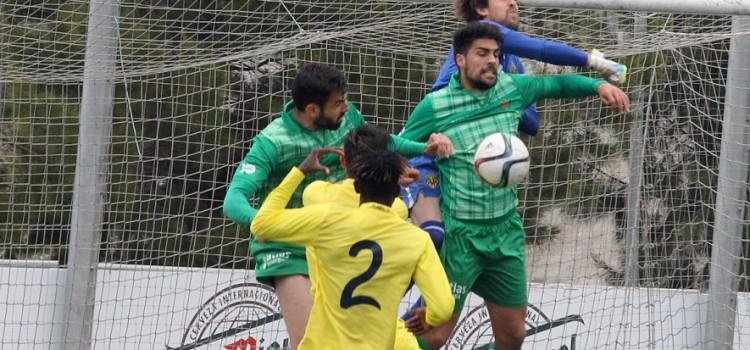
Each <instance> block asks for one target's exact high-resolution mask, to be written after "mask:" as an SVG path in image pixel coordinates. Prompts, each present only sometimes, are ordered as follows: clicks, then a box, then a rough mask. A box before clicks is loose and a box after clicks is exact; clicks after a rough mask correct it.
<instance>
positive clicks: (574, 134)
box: [0, 0, 750, 349]
mask: <svg viewBox="0 0 750 350" xmlns="http://www.w3.org/2000/svg"><path fill="white" fill-rule="evenodd" d="M88 10H89V2H87V1H80V0H67V1H65V0H57V1H46V0H45V1H42V0H38V1H37V0H32V1H20V0H11V1H5V2H3V3H2V4H0V259H7V260H3V265H2V266H3V267H0V276H2V278H0V280H2V281H5V282H4V283H2V284H0V315H3V317H4V319H3V330H2V331H0V339H2V340H0V345H2V346H0V347H2V348H3V349H5V348H35V347H36V346H39V345H40V344H49V343H50V339H52V338H53V335H52V326H53V323H54V322H55V321H54V320H55V319H56V317H58V316H59V315H58V316H54V317H53V313H52V311H53V310H59V307H60V305H61V303H62V301H61V300H62V299H61V297H60V296H59V295H60V293H61V290H62V288H63V277H62V274H61V271H64V270H63V269H60V268H58V267H57V265H56V264H52V266H53V267H50V264H47V265H44V266H37V265H35V263H34V262H32V261H31V260H56V261H59V262H61V263H62V264H64V263H65V261H66V254H67V247H68V234H69V231H70V224H71V201H72V194H73V178H74V173H75V158H76V151H77V140H78V129H79V124H78V116H79V111H80V103H81V96H82V86H83V80H84V77H83V71H84V53H85V49H86V33H87V30H88V28H87V21H88ZM521 18H522V19H523V23H524V25H523V28H522V30H523V31H524V32H526V33H528V34H529V35H531V36H534V37H545V38H551V39H556V40H560V41H564V42H567V43H571V44H572V45H573V46H576V47H578V48H580V49H583V50H586V51H588V50H591V49H594V48H596V49H599V50H601V51H603V52H605V53H606V54H607V55H608V56H609V57H611V58H614V59H616V60H618V61H620V62H621V63H624V64H626V65H628V67H629V68H630V71H629V80H628V82H627V84H625V87H624V88H625V90H626V91H627V92H628V93H629V95H630V97H631V100H632V101H633V112H631V113H628V114H621V115H613V114H612V113H611V112H610V111H609V110H606V109H603V108H602V107H601V105H600V103H599V102H598V101H597V100H595V99H582V100H578V101H556V100H552V101H546V102H544V103H541V104H539V110H540V112H541V114H542V118H543V126H542V129H541V132H540V135H539V136H537V137H534V138H524V141H525V142H527V144H528V145H529V148H530V151H531V152H532V159H533V165H532V173H531V176H530V179H529V180H528V181H527V182H526V183H525V184H524V185H523V186H522V191H520V198H521V209H522V212H523V216H524V221H525V226H526V232H527V236H528V242H529V245H528V270H529V280H530V281H531V282H532V285H531V290H530V302H531V303H532V305H533V306H534V307H533V308H531V309H530V310H532V311H530V312H529V316H528V317H527V323H528V325H529V326H528V329H529V330H531V332H530V333H532V334H531V335H530V336H529V338H528V339H527V342H526V345H527V347H528V348H534V349H536V348H545V349H549V348H553V347H554V348H556V349H557V348H561V347H562V346H563V345H564V346H567V347H568V348H572V347H574V346H575V347H577V348H584V349H594V348H601V349H605V348H615V347H617V348H629V349H642V348H657V349H661V348H670V349H672V348H694V347H699V346H700V345H701V343H700V342H701V341H702V340H701V336H702V334H703V329H704V328H705V326H706V321H705V320H704V319H703V317H704V316H705V308H706V305H707V296H706V294H703V293H705V291H706V289H707V286H708V271H709V261H710V258H711V257H710V255H711V242H712V239H713V235H714V228H715V218H714V217H715V213H714V209H715V208H716V196H717V184H718V181H719V174H718V164H719V151H720V145H721V141H722V139H721V137H722V119H723V112H724V105H725V104H724V98H725V94H726V91H725V86H726V82H727V61H728V57H729V42H730V38H732V37H733V34H732V33H731V18H730V17H722V16H698V15H683V14H674V13H673V14H661V13H633V12H611V11H589V10H560V9H541V8H523V9H522V13H521ZM114 23H115V24H116V31H115V32H116V33H118V37H117V40H116V44H115V46H114V52H115V55H116V57H117V62H116V64H115V67H114V70H115V81H116V93H115V106H114V119H113V123H114V124H113V129H112V135H111V138H110V141H111V146H110V157H109V161H110V163H109V171H108V173H107V178H108V183H107V191H106V210H105V219H104V227H103V228H102V232H101V234H102V236H101V237H102V239H101V241H102V244H101V249H100V261H101V262H102V263H103V265H101V266H100V272H99V278H98V288H97V295H98V297H97V304H96V308H97V309H96V310H97V311H96V312H95V315H94V317H95V319H96V322H95V327H94V344H95V346H96V347H97V348H126V347H129V348H162V347H164V346H169V347H179V346H180V345H190V344H195V345H198V344H199V343H200V339H206V337H208V335H210V334H214V335H215V339H213V340H214V342H212V343H206V344H208V345H207V346H213V347H212V348H217V347H218V346H219V343H221V345H229V344H230V343H234V344H235V345H236V346H237V348H240V347H239V346H240V345H242V342H243V341H244V342H245V345H247V346H248V348H250V347H249V346H250V345H248V344H250V343H251V342H252V341H255V342H256V343H257V345H258V346H264V347H266V348H269V349H270V348H272V347H269V345H271V344H272V342H274V341H276V342H277V343H278V344H279V346H281V347H283V345H284V336H283V334H282V333H279V332H281V331H283V324H281V323H279V321H278V320H277V319H275V318H274V317H275V316H274V315H276V312H277V311H278V305H276V304H275V301H274V300H273V298H272V296H271V295H272V294H266V293H265V292H264V290H263V289H262V288H260V287H256V286H254V285H245V284H242V283H244V282H247V281H248V280H250V279H252V278H251V276H252V275H251V274H250V273H248V272H246V271H248V270H249V269H250V268H251V267H252V260H251V259H250V257H249V254H248V249H247V248H248V240H249V235H248V233H247V232H242V231H241V230H239V229H238V228H237V227H236V226H235V225H234V224H232V223H231V222H229V221H228V220H226V219H225V218H224V216H223V215H222V212H221V201H222V200H223V197H224V194H225V191H226V186H227V184H228V182H229V180H230V178H231V175H232V173H233V171H234V166H235V164H236V163H237V162H238V161H239V160H240V159H241V158H242V157H243V156H244V154H245V152H246V151H247V150H248V149H249V146H250V144H251V140H252V137H253V136H254V135H255V134H256V133H257V132H258V130H260V129H262V128H263V127H264V126H265V125H267V124H268V122H269V121H270V120H272V119H273V118H274V117H276V116H278V114H279V111H280V110H281V105H282V104H283V102H284V101H286V100H287V99H289V98H290V96H289V92H288V88H289V83H290V82H291V79H293V77H294V72H295V70H296V68H297V67H298V66H299V65H300V64H301V63H304V62H308V61H318V62H326V63H330V64H333V65H335V66H336V67H338V68H339V69H341V70H342V71H344V72H345V73H346V75H347V77H348V79H349V83H350V90H351V93H350V98H351V100H352V101H353V102H354V103H355V104H356V105H357V106H358V107H359V108H360V110H361V111H362V112H363V113H364V114H365V115H366V117H367V118H368V120H369V121H371V122H374V123H376V124H378V125H381V126H383V127H385V128H388V129H389V130H391V131H397V130H399V129H400V128H401V126H402V125H403V123H404V121H405V120H406V118H407V117H408V115H409V113H410V111H411V110H412V109H413V108H414V106H415V105H416V103H417V102H419V100H420V99H421V98H422V97H423V96H424V95H425V93H426V92H427V91H428V89H429V86H430V85H431V83H432V82H433V81H434V79H435V76H436V73H437V70H438V68H439V66H440V64H441V62H442V59H443V57H444V55H445V53H446V52H447V49H448V45H449V43H450V38H451V34H452V32H453V30H454V29H455V28H456V27H457V26H458V22H457V21H456V20H455V18H454V16H453V9H452V7H451V4H450V3H448V2H420V1H397V0H391V1H366V0H360V1H343V0H342V1H302V0H294V1H283V2H282V1H229V0H206V1H157V0H144V1H133V0H127V1H122V2H121V3H120V16H119V17H118V18H117V21H116V22H114ZM741 29H742V28H741ZM740 33H745V34H747V33H750V28H744V29H743V30H741V31H740ZM737 35H739V34H734V36H735V37H736V36H737ZM738 54H739V55H750V52H744V53H742V52H741V53H738ZM527 63H528V67H529V68H530V70H531V71H532V73H535V74H540V73H557V72H572V71H576V69H573V68H561V67H557V66H552V65H548V64H541V63H538V62H527ZM745 69H750V67H745ZM579 71H580V70H579ZM580 72H583V73H586V72H584V71H580ZM735 88H736V89H737V90H738V91H740V92H744V93H745V94H747V93H748V88H749V87H747V86H743V87H735ZM740 107H741V108H742V110H744V111H745V113H746V115H750V106H747V105H744V106H740ZM637 125H642V130H643V135H642V140H641V141H640V143H638V144H633V143H631V141H632V140H633V138H632V135H631V133H632V132H633V130H634V127H636V126H637ZM736 127H737V128H745V129H744V130H745V132H747V128H746V127H745V125H736ZM749 138H750V136H748V135H747V134H745V140H746V141H744V142H743V143H741V144H740V145H739V146H740V147H744V149H745V150H747V147H748V146H749V145H748V141H747V140H748V139H749ZM634 152H636V153H638V152H640V154H642V157H636V158H635V160H633V159H631V157H633V156H634V154H633V153H634ZM637 164H640V165H641V167H642V179H641V184H640V186H639V187H637V189H638V191H636V192H637V193H639V195H640V198H639V201H638V202H635V203H636V204H631V207H628V193H629V188H631V187H629V186H628V184H629V183H630V181H631V175H632V174H633V173H632V171H631V170H632V169H633V166H634V165H637ZM744 166H745V168H747V166H748V164H746V163H745V164H744ZM742 181H743V182H744V185H745V188H748V187H750V186H747V185H748V180H747V179H743V180H742ZM738 207H744V234H743V237H744V240H743V241H742V246H743V248H742V250H741V251H742V252H743V253H742V254H741V256H740V257H739V262H740V265H741V266H740V271H739V274H740V275H739V276H738V277H739V279H740V291H742V292H745V291H748V289H750V283H748V280H747V277H746V271H747V268H748V267H750V256H748V253H747V252H748V249H750V248H749V247H750V244H748V242H747V238H748V235H750V232H749V231H748V230H749V228H748V226H750V225H748V224H747V222H748V221H749V220H748V215H750V214H748V212H750V210H748V202H747V201H744V202H742V203H739V204H738ZM636 212H637V213H638V214H639V220H638V221H637V222H635V226H631V231H633V230H634V231H633V232H636V233H637V234H636V236H637V237H638V241H637V242H636V243H637V249H636V251H637V254H638V269H637V272H638V275H639V277H638V279H637V281H636V282H637V285H638V286H637V287H633V286H628V287H625V286H624V285H625V284H626V280H625V269H626V252H627V251H628V250H627V246H626V236H627V232H628V224H627V223H628V218H629V217H630V218H631V219H632V218H633V216H632V215H634V213H636ZM732 273H735V274H736V273H737V272H732ZM230 285H232V286H234V287H233V288H229V286H230ZM227 288H228V289H227ZM222 291H223V292H222ZM233 293H234V294H233ZM243 293H245V294H243ZM243 295H244V297H245V299H242V298H240V296H243ZM248 295H253V296H254V297H257V298H258V299H257V300H256V299H252V298H250V297H248ZM212 297H214V299H211V298H212ZM222 298H223V299H222ZM248 298H249V299H248ZM264 298H265V299H264ZM241 299H242V300H244V301H241ZM738 299H739V301H738V304H737V306H736V311H737V318H738V322H737V323H736V324H735V329H736V331H735V333H736V335H735V338H734V346H735V347H737V348H748V347H750V345H748V344H750V338H749V337H750V328H748V327H749V326H750V321H748V318H750V306H748V305H749V304H748V297H747V294H743V293H741V294H740V296H739V298H738ZM221 300H224V301H221ZM211 301H214V302H215V303H214V304H211ZM212 305H214V306H212ZM228 305H233V306H232V307H234V308H230V307H229V306H228ZM253 305H255V306H253ZM258 305H261V306H258ZM476 305H477V304H476V301H473V302H472V304H471V306H472V307H473V306H476ZM201 306H204V308H203V309H200V308H201ZM212 308H213V309H212ZM211 310H213V311H211ZM217 310H218V311H217ZM470 311H474V310H473V309H471V307H470V308H468V309H467V312H469V313H468V314H467V315H466V317H465V318H464V319H463V320H464V321H462V322H463V323H462V325H463V326H465V327H464V328H463V329H464V330H465V332H466V334H461V333H460V332H459V333H457V334H456V335H455V336H454V337H453V338H452V340H451V341H452V343H450V344H451V348H454V347H455V348H458V347H461V346H469V345H471V346H475V345H476V346H481V345H484V344H486V343H488V342H489V341H490V335H491V334H490V332H489V330H488V325H487V319H486V315H484V314H483V313H482V312H481V311H474V312H470ZM55 312H57V313H59V311H55ZM575 315H578V316H579V317H580V320H578V319H576V318H575V317H572V316H575ZM568 316H571V318H567V319H566V318H565V317H568ZM472 317H474V318H472ZM204 318H205V320H204ZM259 320H265V321H267V322H268V323H267V324H265V325H257V324H255V323H258V322H259ZM560 320H563V321H565V320H567V322H562V321H560ZM743 320H744V321H743ZM552 321H560V322H562V323H560V322H558V323H554V322H552ZM581 321H582V322H581ZM212 322H213V323H212ZM472 322H473V323H472ZM260 323H262V322H260ZM248 324H249V325H250V326H247V325H248ZM253 324H255V327H254V328H253V327H251V326H252V325H253ZM471 324H476V325H477V326H471V327H470V326H469V325H471ZM545 325H547V326H550V327H552V326H551V325H558V326H555V327H552V328H551V329H545V328H544V327H546V326H545ZM242 327H245V328H242ZM246 328H252V330H251V331H250V332H249V333H248V332H247V330H246ZM233 329H235V330H237V329H238V330H239V331H236V332H235V331H232V330H233ZM261 329H263V330H264V331H263V332H260V330H261ZM259 334H260V335H259ZM261 335H262V336H264V337H265V338H264V339H265V340H263V341H261V339H260V338H261ZM250 338H253V339H252V340H251V339H250ZM196 342H197V343H196ZM572 343H575V345H571V344H572ZM201 344H202V343H201ZM615 344H619V345H615Z"/></svg>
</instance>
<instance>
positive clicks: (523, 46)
mask: <svg viewBox="0 0 750 350" xmlns="http://www.w3.org/2000/svg"><path fill="white" fill-rule="evenodd" d="M454 1H455V3H454V5H455V10H456V15H457V16H458V17H459V19H461V20H463V21H466V22H474V21H481V22H484V23H488V24H491V25H493V26H495V27H497V28H498V29H499V30H500V32H501V34H502V39H501V41H500V42H498V45H499V46H500V48H501V52H500V64H501V66H502V70H503V71H504V72H506V73H517V74H523V73H525V72H526V70H525V68H524V66H523V63H522V62H521V59H520V57H525V58H530V59H534V60H538V61H542V62H547V63H552V64H555V65H562V66H575V67H589V68H592V69H593V70H595V71H597V72H598V73H599V74H600V75H601V76H602V77H603V78H604V79H606V80H607V81H608V82H610V83H615V84H618V83H623V82H624V81H625V74H626V72H627V69H626V67H625V66H624V65H621V64H618V63H617V62H614V61H610V60H607V59H605V58H604V57H603V56H602V55H601V54H600V53H598V52H596V51H593V52H592V53H591V54H587V53H585V52H583V51H581V50H578V49H575V48H573V47H570V46H568V45H566V44H563V43H559V42H556V41H551V40H543V39H535V38H530V37H528V36H526V35H524V34H522V33H519V32H517V30H518V27H519V24H520V18H519V14H518V4H516V1H515V0H454ZM454 56H455V51H454V48H453V47H451V49H450V52H448V55H447V56H446V58H445V61H444V63H443V66H442V68H441V69H440V73H439V74H438V78H437V80H436V81H435V83H434V84H433V86H432V90H431V92H435V91H438V90H440V89H442V88H444V87H446V86H447V85H448V83H449V82H450V79H451V75H453V73H455V72H456V71H458V68H457V67H456V62H455V60H454V58H453V57H454ZM539 125H540V122H539V115H538V114H537V111H536V107H535V106H534V105H531V106H530V107H529V108H527V109H526V110H525V111H524V112H523V115H522V117H521V122H520V123H519V125H518V130H519V131H521V132H523V133H525V134H528V135H531V136H534V135H536V134H537V132H538V131H539ZM409 166H411V167H413V168H415V169H417V170H419V172H420V177H419V181H416V182H415V183H413V184H411V185H410V186H406V187H404V188H403V189H402V198H403V199H404V202H405V203H406V204H407V206H408V207H409V208H410V209H411V220H412V223H414V224H415V225H417V226H419V227H421V228H422V229H424V230H425V231H427V232H429V233H430V235H431V236H432V237H440V236H442V235H443V234H444V228H443V223H442V219H441V216H440V210H439V208H438V203H439V198H440V193H441V192H440V184H439V178H438V170H437V167H436V166H435V164H434V158H433V157H429V156H417V157H415V158H412V159H410V160H409ZM439 243H440V240H439V239H438V241H436V244H439Z"/></svg>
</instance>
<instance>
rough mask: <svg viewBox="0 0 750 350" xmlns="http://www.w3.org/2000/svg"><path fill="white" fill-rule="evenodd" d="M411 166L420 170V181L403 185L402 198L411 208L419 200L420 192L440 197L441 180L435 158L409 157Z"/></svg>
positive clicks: (426, 195)
mask: <svg viewBox="0 0 750 350" xmlns="http://www.w3.org/2000/svg"><path fill="white" fill-rule="evenodd" d="M409 166H410V167H412V168H415V169H417V170H419V181H415V182H414V183H412V184H411V185H409V186H401V199H403V200H404V203H406V206H407V207H408V208H409V209H411V208H412V207H413V206H414V203H415V202H416V201H417V198H418V197H419V194H420V193H422V194H424V196H425V197H440V181H439V177H438V169H437V166H435V158H433V157H427V156H418V157H414V158H412V159H409Z"/></svg>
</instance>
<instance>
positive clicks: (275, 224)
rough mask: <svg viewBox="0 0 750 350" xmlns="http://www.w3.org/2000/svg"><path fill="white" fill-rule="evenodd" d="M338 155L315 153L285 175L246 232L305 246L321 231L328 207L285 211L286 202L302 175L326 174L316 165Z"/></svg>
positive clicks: (303, 176) (321, 151)
mask: <svg viewBox="0 0 750 350" xmlns="http://www.w3.org/2000/svg"><path fill="white" fill-rule="evenodd" d="M334 152H336V153H337V152H340V150H339V149H337V148H324V149H319V150H315V151H313V152H312V153H310V155H309V156H308V157H307V158H306V159H305V160H304V161H303V162H302V164H300V165H299V167H294V168H292V170H290V171H289V174H287V176H286V177H285V178H284V180H283V181H281V183H280V184H279V186H278V187H276V188H275V189H274V190H273V191H271V193H269V194H268V197H266V200H265V201H264V202H263V205H261V207H260V209H258V213H257V214H256V215H255V219H253V222H252V225H251V227H250V230H251V231H252V232H253V234H254V235H256V236H257V237H259V238H262V239H268V240H275V241H282V242H288V243H297V244H309V243H311V242H313V241H314V240H315V239H316V238H317V237H318V235H319V234H320V231H321V227H322V225H323V223H324V221H325V217H326V214H327V213H328V211H329V207H330V206H329V205H324V204H321V205H313V206H308V207H305V208H299V209H286V206H287V203H289V199H290V198H291V197H292V194H294V191H295V190H296V189H297V187H298V186H299V185H300V183H302V180H304V178H305V175H307V174H310V173H314V172H319V171H320V172H325V173H328V172H329V171H330V170H329V169H328V168H326V167H325V166H322V165H321V164H320V157H322V156H323V155H325V154H328V153H334Z"/></svg>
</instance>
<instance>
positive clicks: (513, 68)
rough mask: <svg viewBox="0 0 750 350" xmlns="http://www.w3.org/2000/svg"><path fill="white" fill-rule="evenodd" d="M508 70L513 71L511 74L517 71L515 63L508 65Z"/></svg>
mask: <svg viewBox="0 0 750 350" xmlns="http://www.w3.org/2000/svg"><path fill="white" fill-rule="evenodd" d="M510 72H511V73H513V74H516V73H518V67H516V65H515V64H512V65H511V66H510Z"/></svg>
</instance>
